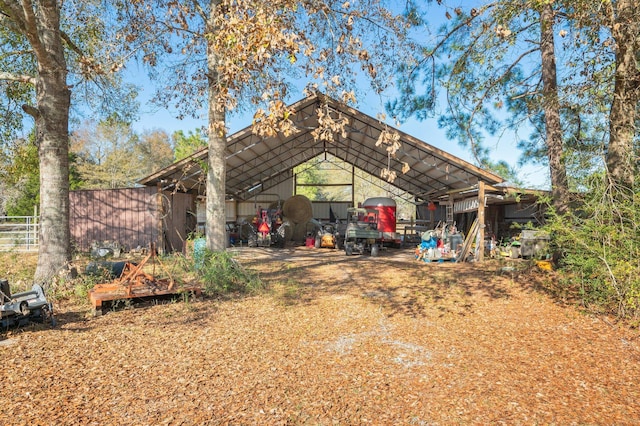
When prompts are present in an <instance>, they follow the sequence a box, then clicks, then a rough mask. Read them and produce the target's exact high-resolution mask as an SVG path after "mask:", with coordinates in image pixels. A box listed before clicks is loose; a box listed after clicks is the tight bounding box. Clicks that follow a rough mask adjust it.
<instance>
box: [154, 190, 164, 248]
mask: <svg viewBox="0 0 640 426" xmlns="http://www.w3.org/2000/svg"><path fill="white" fill-rule="evenodd" d="M164 214H165V212H164V211H163V207H162V185H161V184H160V183H158V192H157V194H156V218H157V220H158V223H157V224H156V226H157V229H158V240H157V241H156V244H155V246H156V247H157V249H158V250H159V252H160V254H164V225H163V223H162V218H163V217H164Z"/></svg>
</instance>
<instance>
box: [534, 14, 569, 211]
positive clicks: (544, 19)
mask: <svg viewBox="0 0 640 426" xmlns="http://www.w3.org/2000/svg"><path fill="white" fill-rule="evenodd" d="M553 19H554V12H553V5H552V3H551V2H549V3H547V4H546V5H544V6H543V9H542V11H541V12H540V27H541V37H540V51H541V53H542V84H543V88H542V95H543V107H544V120H545V129H546V144H547V153H548V154H547V155H548V157H549V169H550V174H551V193H552V196H553V206H554V207H555V209H556V211H557V212H558V213H560V214H562V213H564V212H566V210H567V208H568V205H569V186H568V183H567V169H566V165H565V161H564V149H563V144H562V128H561V126H560V104H559V101H558V79H557V71H556V55H555V43H554V40H553V27H554V25H553Z"/></svg>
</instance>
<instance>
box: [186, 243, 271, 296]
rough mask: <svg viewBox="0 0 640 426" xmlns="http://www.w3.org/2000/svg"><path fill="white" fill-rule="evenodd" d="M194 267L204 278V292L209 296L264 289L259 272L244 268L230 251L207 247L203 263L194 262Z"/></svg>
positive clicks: (201, 277) (202, 278) (200, 276)
mask: <svg viewBox="0 0 640 426" xmlns="http://www.w3.org/2000/svg"><path fill="white" fill-rule="evenodd" d="M194 258H195V256H194ZM194 269H195V272H196V273H197V274H198V277H199V279H200V280H202V282H203V284H204V292H205V294H206V295H208V296H221V295H226V294H231V293H254V292H257V291H260V290H262V289H264V284H263V282H262V281H261V280H260V277H259V276H258V275H257V273H255V272H253V271H249V270H247V269H245V268H243V267H242V265H240V263H238V261H236V260H235V259H234V258H233V253H230V252H228V251H211V250H206V249H205V252H204V262H203V264H202V265H197V264H196V263H195V262H194Z"/></svg>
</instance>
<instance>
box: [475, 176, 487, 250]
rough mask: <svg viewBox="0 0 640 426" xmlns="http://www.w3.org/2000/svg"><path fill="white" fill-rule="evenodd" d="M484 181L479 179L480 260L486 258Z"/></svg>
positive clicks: (478, 240) (478, 241) (478, 242)
mask: <svg viewBox="0 0 640 426" xmlns="http://www.w3.org/2000/svg"><path fill="white" fill-rule="evenodd" d="M484 226H485V225H484V182H483V181H478V239H477V244H478V247H476V248H477V249H478V259H477V260H478V262H482V261H483V260H484Z"/></svg>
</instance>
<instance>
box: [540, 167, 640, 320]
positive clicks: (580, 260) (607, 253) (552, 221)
mask: <svg viewBox="0 0 640 426" xmlns="http://www.w3.org/2000/svg"><path fill="white" fill-rule="evenodd" d="M580 197H581V198H580V199H579V200H578V203H576V205H574V206H573V208H572V209H570V211H569V213H566V214H564V215H562V216H559V215H556V214H555V213H554V211H553V210H552V209H550V210H549V212H550V215H549V221H548V229H549V231H550V232H551V235H552V243H553V246H554V248H555V250H556V251H557V252H558V253H559V254H560V255H561V258H560V266H561V268H562V274H561V278H560V284H561V285H562V286H563V288H564V290H565V291H569V292H570V293H572V294H573V295H574V296H577V297H579V300H581V302H582V303H583V304H584V306H585V307H587V308H589V309H591V310H594V311H596V312H600V313H605V314H614V315H616V316H617V317H618V318H625V319H638V318H640V234H639V233H638V227H639V225H640V205H638V200H640V194H639V193H637V192H636V193H632V192H631V191H625V190H621V189H620V188H616V187H615V186H614V185H613V184H612V183H611V181H610V180H609V179H608V177H607V176H606V175H605V174H599V175H596V176H592V177H591V178H590V179H589V180H587V181H586V182H585V188H584V190H583V191H581V192H580Z"/></svg>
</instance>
